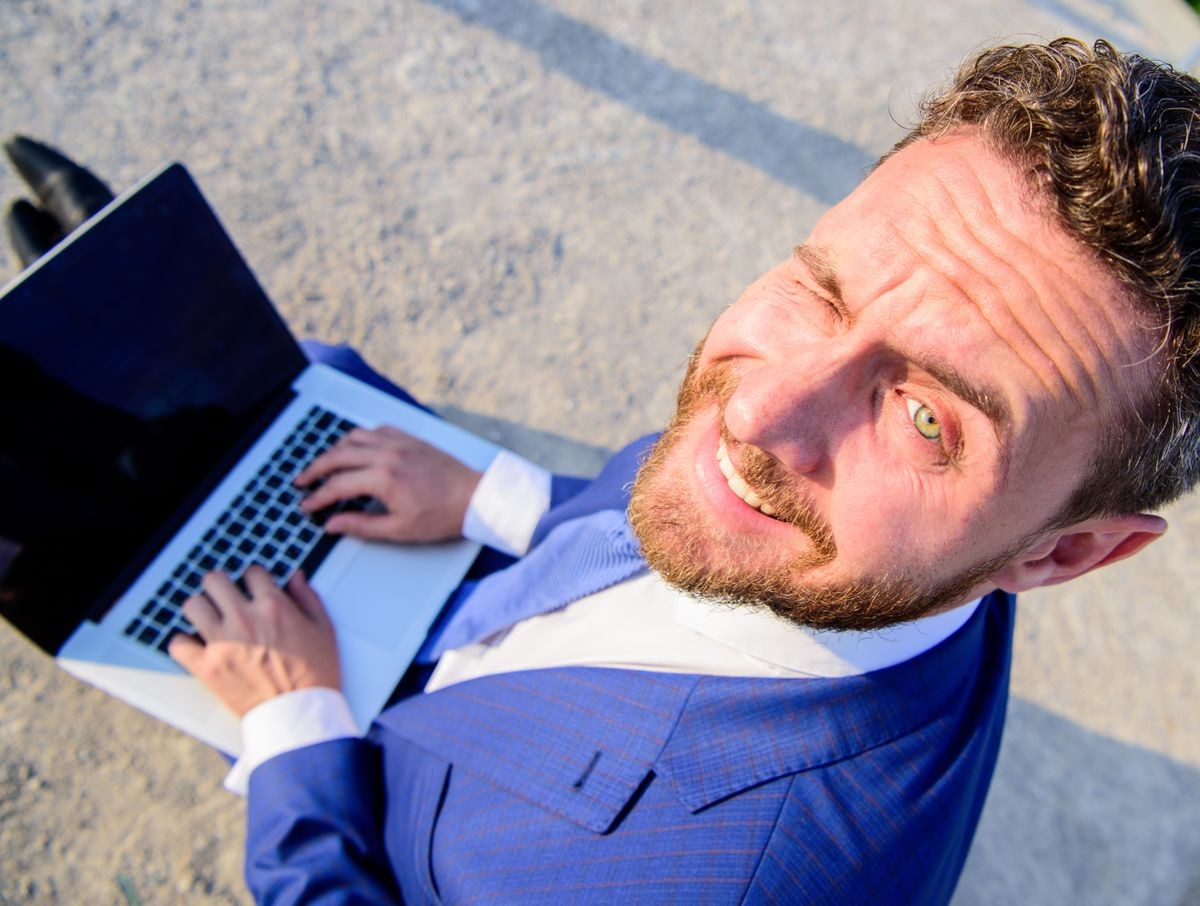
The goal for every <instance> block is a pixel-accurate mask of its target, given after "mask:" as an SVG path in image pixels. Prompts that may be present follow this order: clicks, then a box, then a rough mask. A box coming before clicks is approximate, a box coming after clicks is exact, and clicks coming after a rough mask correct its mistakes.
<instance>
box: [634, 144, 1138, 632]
mask: <svg viewBox="0 0 1200 906" xmlns="http://www.w3.org/2000/svg"><path fill="white" fill-rule="evenodd" d="M1139 325H1142V326H1139ZM1157 337H1158V335H1157V333H1156V332H1155V331H1154V330H1153V329H1151V328H1150V327H1149V326H1148V325H1145V324H1144V321H1143V319H1140V318H1139V315H1138V313H1137V311H1136V310H1135V308H1134V307H1133V305H1132V304H1131V303H1129V302H1127V301H1126V300H1125V298H1124V296H1123V293H1122V292H1121V290H1120V289H1119V287H1118V286H1117V284H1116V282H1115V281H1114V280H1113V279H1112V278H1111V277H1110V276H1109V275H1108V274H1107V273H1106V272H1105V271H1104V270H1103V269H1102V268H1101V267H1100V266H1099V264H1098V263H1097V262H1096V260H1095V259H1094V258H1093V257H1092V256H1090V255H1089V254H1088V253H1087V252H1086V251H1085V250H1084V249H1083V248H1082V247H1081V246H1080V245H1079V244H1078V243H1076V242H1075V241H1074V240H1072V239H1071V238H1070V237H1068V236H1067V235H1066V233H1065V232H1063V231H1062V230H1061V229H1060V228H1059V227H1058V226H1057V225H1056V224H1055V223H1054V222H1053V221H1052V219H1051V217H1050V216H1049V215H1048V214H1046V213H1044V209H1043V207H1042V203H1041V202H1040V201H1039V200H1038V199H1036V198H1034V197H1033V195H1032V194H1031V192H1030V191H1029V189H1028V188H1027V184H1026V182H1025V180H1024V179H1023V178H1022V177H1021V175H1020V174H1019V172H1018V171H1017V169H1016V168H1015V167H1014V166H1013V165H1011V164H1009V163H1007V162H1004V161H1001V160H999V159H997V158H996V157H995V156H993V155H992V154H991V153H989V152H988V151H987V150H986V149H985V147H984V145H983V143H982V142H980V141H979V140H978V139H977V138H975V137H974V136H972V135H971V134H970V133H957V134H955V135H952V136H948V137H946V138H943V139H939V140H938V141H936V142H929V141H920V142H917V143H915V144H913V145H911V146H909V147H907V148H905V149H904V150H903V151H900V152H899V153H897V154H895V155H893V156H892V157H891V158H890V159H889V160H887V161H886V162H885V163H884V164H882V165H881V166H880V167H879V168H878V169H877V170H876V171H875V172H874V173H873V174H872V175H871V176H870V177H868V178H867V179H866V180H865V181H864V182H863V183H862V184H861V185H860V186H859V187H858V189H857V190H856V191H855V192H854V193H853V194H851V195H850V196H849V197H848V198H846V199H845V200H844V201H843V202H842V203H841V204H839V205H837V207H835V208H833V209H831V210H830V211H829V212H828V213H827V214H826V215H825V216H824V217H822V218H821V220H820V221H819V222H818V223H817V225H816V227H815V228H814V229H813V231H812V234H811V235H810V236H809V238H808V240H807V241H806V242H805V243H804V245H802V246H801V247H799V249H798V250H797V252H796V253H795V254H794V255H793V256H792V257H791V258H789V259H788V260H786V261H784V262H783V263H782V264H780V265H778V266H777V267H775V268H773V269H772V270H770V271H768V272H767V273H766V274H765V275H764V276H763V277H761V278H760V279H759V280H757V281H756V282H755V283H753V284H752V285H751V286H750V287H749V288H748V289H747V290H746V291H745V292H744V293H743V294H742V296H741V298H740V299H738V301H737V302H736V303H734V304H733V305H732V306H731V307H730V308H729V309H728V310H727V311H726V312H725V313H724V314H723V315H722V316H721V317H720V318H718V319H717V321H716V323H715V324H714V325H713V326H712V328H711V330H710V331H709V333H708V335H707V337H706V338H705V339H704V341H703V342H702V343H701V345H700V347H699V348H698V349H697V352H696V354H695V356H694V358H693V361H692V363H691V366H690V368H689V372H688V376H687V378H686V379H685V382H684V386H683V388H682V389H681V391H680V403H679V410H678V412H677V414H676V417H675V419H674V420H673V422H672V424H671V426H670V427H669V428H668V431H667V433H666V434H665V435H664V437H663V439H662V440H661V441H660V442H659V444H658V446H657V447H656V448H655V451H654V454H653V455H652V457H651V459H650V460H649V461H648V463H647V464H646V466H645V467H644V468H643V469H642V471H641V473H640V474H639V476H638V481H637V484H636V487H635V489H634V496H633V503H632V505H631V510H630V513H631V519H632V521H633V524H634V527H635V529H636V530H637V533H638V536H639V538H640V539H641V541H642V547H643V551H644V553H645V554H646V556H647V559H648V560H649V561H650V563H651V565H652V566H654V567H655V568H656V569H657V570H658V571H659V572H661V573H662V574H663V575H664V576H665V577H666V578H667V579H668V580H670V581H672V582H674V583H676V584H678V585H681V586H682V587H684V588H687V589H689V590H692V591H695V592H698V593H700V594H703V595H706V596H709V597H715V598H724V599H727V600H733V601H737V602H742V603H753V602H763V603H766V604H768V605H769V606H771V607H772V609H774V610H776V611H778V612H780V613H782V614H784V615H785V616H788V617H790V618H792V619H795V620H797V621H799V622H801V623H805V624H807V625H812V626H817V627H827V628H842V629H850V628H858V629H867V628H873V627H878V626H884V625H888V624H891V623H896V622H900V621H903V620H907V619H913V618H915V617H917V616H920V615H922V614H925V613H929V612H931V611H934V610H937V609H943V608H945V607H948V606H951V605H953V604H957V603H960V602H962V601H966V600H969V599H970V598H971V597H974V596H976V595H978V594H981V593H983V592H984V591H987V590H989V589H990V588H992V587H993V586H991V585H989V584H988V583H987V581H986V580H987V577H988V576H990V575H992V574H993V573H995V572H996V570H997V569H998V568H999V567H1000V566H1001V565H1002V564H1003V563H1005V562H1007V561H1008V560H1010V559H1012V558H1013V557H1015V556H1016V555H1017V554H1019V553H1021V552H1023V551H1024V550H1025V549H1026V548H1028V547H1029V545H1030V544H1031V543H1032V542H1033V541H1034V540H1036V538H1037V533H1038V532H1039V530H1040V529H1041V528H1042V527H1043V526H1045V525H1046V523H1047V522H1048V521H1049V520H1050V519H1052V517H1053V516H1054V515H1055V514H1056V513H1057V512H1058V511H1059V510H1060V509H1061V507H1062V506H1063V505H1064V503H1065V502H1066V500H1067V498H1068V496H1069V495H1070V494H1071V492H1072V491H1073V490H1074V489H1075V487H1076V486H1077V484H1078V482H1079V481H1080V480H1081V478H1082V477H1083V476H1084V474H1085V473H1086V470H1087V467H1088V465H1089V464H1090V455H1091V451H1092V450H1093V449H1094V445H1095V443H1096V441H1097V439H1098V438H1099V437H1100V433H1099V432H1100V431H1102V430H1103V429H1104V426H1106V425H1112V424H1114V423H1115V419H1116V415H1117V413H1118V411H1119V409H1120V408H1121V407H1122V406H1124V405H1131V404H1132V403H1134V402H1135V401H1139V400H1141V399H1143V398H1144V397H1145V394H1146V391H1147V388H1148V387H1149V385H1150V381H1151V380H1152V374H1153V369H1154V361H1155V360H1154V355H1153V352H1154V349H1155V344H1156V340H1157Z"/></svg>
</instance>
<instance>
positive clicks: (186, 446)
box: [0, 164, 306, 651]
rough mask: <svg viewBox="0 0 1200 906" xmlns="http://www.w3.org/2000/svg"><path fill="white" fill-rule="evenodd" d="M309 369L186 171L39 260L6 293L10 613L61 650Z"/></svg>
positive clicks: (3, 446) (4, 526) (2, 535)
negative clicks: (300, 374)
mask: <svg viewBox="0 0 1200 906" xmlns="http://www.w3.org/2000/svg"><path fill="white" fill-rule="evenodd" d="M305 364H306V361H305V358H304V355H303V353H302V352H301V351H300V349H299V347H298V346H297V345H296V343H295V341H294V340H293V339H292V337H291V335H290V334H289V332H288V330H287V328H286V327H285V326H284V324H283V322H282V321H281V320H280V318H279V316H278V315H277V314H276V312H275V309H274V308H273V307H272V305H271V303H270V301H269V300H268V299H267V298H266V296H265V295H264V293H263V291H262V289H261V288H260V287H259V285H258V283H257V281H256V280H255V279H254V276H253V275H252V274H251V273H250V270H249V268H248V267H247V266H246V264H245V262H244V261H243V260H242V259H241V256H240V255H239V254H238V252H237V250H236V249H235V248H234V246H233V243H232V242H231V241H230V239H229V237H228V236H227V235H226V234H225V231H224V229H222V227H221V225H220V223H219V222H218V221H217V219H216V217H215V216H214V214H213V213H212V211H211V210H210V209H209V207H208V205H207V204H206V203H205V201H204V198H203V197H202V196H201V195H200V192H199V190H198V189H197V188H196V186H195V184H194V183H193V182H192V180H191V178H190V177H189V176H188V174H187V171H186V170H184V168H183V167H182V166H180V165H178V164H174V165H171V166H169V167H168V168H166V169H165V170H163V171H162V172H161V173H159V174H158V175H157V176H155V177H153V178H152V179H151V180H149V181H148V182H147V183H145V184H143V185H142V186H141V187H140V188H138V189H135V190H133V191H132V192H131V193H128V194H127V195H125V196H122V197H121V198H120V199H118V200H117V201H115V202H114V203H113V204H111V205H110V206H109V207H108V208H107V209H106V210H105V211H104V212H102V213H101V214H100V215H99V216H98V217H97V218H96V219H94V220H93V221H91V222H90V223H89V224H87V225H85V226H84V227H83V228H82V229H81V230H79V231H77V232H76V233H74V234H72V235H71V236H70V237H69V238H68V240H67V241H66V242H64V243H63V244H62V245H61V246H60V247H58V248H56V249H55V250H54V251H53V252H51V253H50V254H49V255H47V256H46V257H45V258H43V259H42V260H41V261H39V262H37V263H35V264H34V265H33V266H32V267H31V268H30V269H29V270H27V271H26V272H25V273H24V274H22V275H21V276H20V277H19V278H18V279H17V281H16V282H14V283H13V284H12V285H11V286H9V288H8V289H7V290H6V291H5V293H4V295H3V296H2V297H0V386H2V387H3V390H2V391H0V392H2V393H3V410H2V411H3V418H4V424H3V427H0V613H2V614H3V615H4V616H5V618H7V619H8V620H9V621H10V622H11V623H13V624H14V625H15V626H16V627H17V628H18V629H20V630H21V631H22V632H24V633H25V634H26V635H27V636H29V637H30V638H31V639H32V640H33V641H34V642H35V643H37V644H39V645H40V646H41V647H43V648H45V649H47V650H49V651H54V650H56V649H57V648H58V647H59V646H60V645H61V644H62V642H63V641H64V640H65V639H66V637H67V636H68V635H70V633H71V632H72V631H73V630H74V628H75V627H76V626H77V625H78V623H79V622H80V621H81V620H82V618H83V616H84V615H85V614H87V613H89V612H90V611H91V610H92V609H93V608H94V607H96V606H99V605H105V606H106V605H107V604H108V603H111V602H110V601H103V600H101V598H102V597H104V596H107V594H108V593H113V595H114V597H115V593H116V592H119V591H120V589H119V588H115V583H118V581H120V580H121V579H122V578H123V577H127V578H128V579H132V578H133V576H134V575H136V572H137V571H138V570H140V568H141V567H142V566H143V565H144V564H145V563H146V562H148V560H149V558H150V556H152V555H153V553H154V550H153V549H147V547H148V545H151V544H152V543H154V542H155V541H157V540H160V539H161V537H162V535H163V534H164V532H165V531H167V530H168V529H170V528H171V527H173V526H172V523H173V522H175V523H178V522H179V521H181V519H182V518H183V515H184V514H182V513H180V508H181V507H182V506H183V505H185V504H192V505H194V504H196V503H198V502H199V500H198V499H197V498H198V497H199V495H200V494H201V493H202V492H203V491H205V490H206V489H208V488H210V487H211V486H212V485H213V484H215V481H216V480H218V479H219V477H220V472H219V471H218V470H222V467H224V466H227V465H228V463H229V462H230V460H231V458H232V457H234V456H236V454H237V453H238V452H240V450H239V448H244V447H245V446H246V445H248V444H249V443H250V442H251V441H252V439H253V438H252V436H248V432H249V431H250V429H251V428H252V427H254V426H255V425H257V424H259V423H261V422H262V421H263V420H264V419H265V418H267V417H268V416H269V413H270V412H271V411H273V410H274V409H276V408H278V407H279V406H280V405H281V404H282V401H283V400H284V398H285V397H286V395H287V393H288V386H289V385H290V383H291V382H292V380H293V379H294V378H295V377H296V375H297V374H298V373H299V372H300V371H301V370H303V368H304V367H305ZM214 473H216V474H214Z"/></svg>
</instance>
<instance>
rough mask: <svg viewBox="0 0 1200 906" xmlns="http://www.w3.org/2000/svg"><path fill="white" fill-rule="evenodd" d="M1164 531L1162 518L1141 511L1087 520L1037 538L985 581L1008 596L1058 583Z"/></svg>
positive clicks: (1126, 552)
mask: <svg viewBox="0 0 1200 906" xmlns="http://www.w3.org/2000/svg"><path fill="white" fill-rule="evenodd" d="M1166 530H1167V522H1166V520H1165V519H1163V518H1161V517H1160V516H1151V515H1148V514H1146V513H1134V514H1131V515H1127V516H1103V517H1100V518H1097V519H1089V520H1087V521H1085V522H1081V523H1079V524H1078V525H1074V526H1071V527H1070V528H1067V529H1061V530H1059V531H1056V532H1054V533H1052V534H1051V535H1049V536H1047V537H1046V538H1043V539H1042V540H1040V541H1039V542H1037V543H1036V544H1034V545H1033V546H1032V547H1031V548H1030V549H1029V550H1027V551H1026V552H1025V553H1024V554H1022V555H1021V556H1020V557H1018V558H1017V559H1016V560H1014V561H1013V562H1012V563H1010V564H1009V565H1008V566H1006V567H1005V568H1004V569H1002V570H1000V572H998V573H996V574H995V575H994V576H992V578H991V582H992V583H993V584H994V585H995V586H996V587H997V588H1000V589H1002V590H1004V591H1007V592H1012V593H1013V594H1016V593H1017V592H1022V591H1028V590H1029V589H1031V588H1039V587H1041V586H1043V585H1058V584H1059V583H1060V582H1067V581H1069V580H1071V579H1074V578H1076V577H1077V576H1082V575H1083V574H1084V573H1088V572H1091V571H1092V570H1093V569H1096V568H1098V567H1101V566H1106V565H1107V564H1109V563H1116V562H1117V561H1118V560H1124V559H1125V558H1126V557H1131V556H1133V555H1134V554H1136V553H1137V552H1138V551H1140V550H1141V549H1142V548H1143V547H1145V546H1146V545H1147V544H1149V543H1150V542H1151V541H1153V540H1154V539H1155V538H1158V537H1159V536H1160V535H1162V533H1163V532H1165V531H1166Z"/></svg>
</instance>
